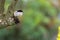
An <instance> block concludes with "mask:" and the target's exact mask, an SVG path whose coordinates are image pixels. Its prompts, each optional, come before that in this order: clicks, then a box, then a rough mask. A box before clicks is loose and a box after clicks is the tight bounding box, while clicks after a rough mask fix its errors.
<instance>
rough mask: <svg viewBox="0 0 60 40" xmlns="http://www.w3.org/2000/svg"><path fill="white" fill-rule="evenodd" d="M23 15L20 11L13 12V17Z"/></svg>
mask: <svg viewBox="0 0 60 40" xmlns="http://www.w3.org/2000/svg"><path fill="white" fill-rule="evenodd" d="M22 15H23V11H22V10H17V11H15V12H14V16H22Z"/></svg>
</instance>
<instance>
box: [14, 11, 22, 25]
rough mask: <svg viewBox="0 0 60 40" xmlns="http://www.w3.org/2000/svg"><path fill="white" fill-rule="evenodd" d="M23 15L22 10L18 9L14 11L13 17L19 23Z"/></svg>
mask: <svg viewBox="0 0 60 40" xmlns="http://www.w3.org/2000/svg"><path fill="white" fill-rule="evenodd" d="M22 15H23V11H22V10H17V11H15V12H14V14H13V19H14V22H15V24H18V23H20V22H21V17H22Z"/></svg>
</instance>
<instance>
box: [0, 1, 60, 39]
mask: <svg viewBox="0 0 60 40" xmlns="http://www.w3.org/2000/svg"><path fill="white" fill-rule="evenodd" d="M11 2H12V0H6V1H5V6H4V8H5V13H6V11H7V10H8V7H9V5H10V4H11ZM54 5H55V4H54ZM54 5H52V2H50V0H18V2H17V4H16V6H15V7H14V10H15V11H16V10H18V9H22V10H23V13H24V15H23V22H22V26H21V32H20V33H19V35H20V37H18V39H19V40H55V39H56V35H57V27H58V26H59V24H60V12H59V7H58V8H57V7H56V6H54ZM8 14H9V13H8ZM9 15H10V14H9ZM7 20H8V19H7ZM10 24H12V25H11V27H9V28H10V31H8V30H7V31H6V28H0V29H1V31H2V30H3V31H2V32H1V31H0V33H1V34H2V35H1V37H2V38H3V32H4V38H5V37H6V38H8V39H6V40H10V39H11V40H13V37H11V36H12V35H14V34H15V31H14V29H15V27H14V26H16V25H13V23H12V22H11V23H10ZM4 26H5V25H4ZM1 27H2V26H1ZM6 33H7V34H6ZM6 35H7V36H6ZM1 40H3V39H1Z"/></svg>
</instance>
